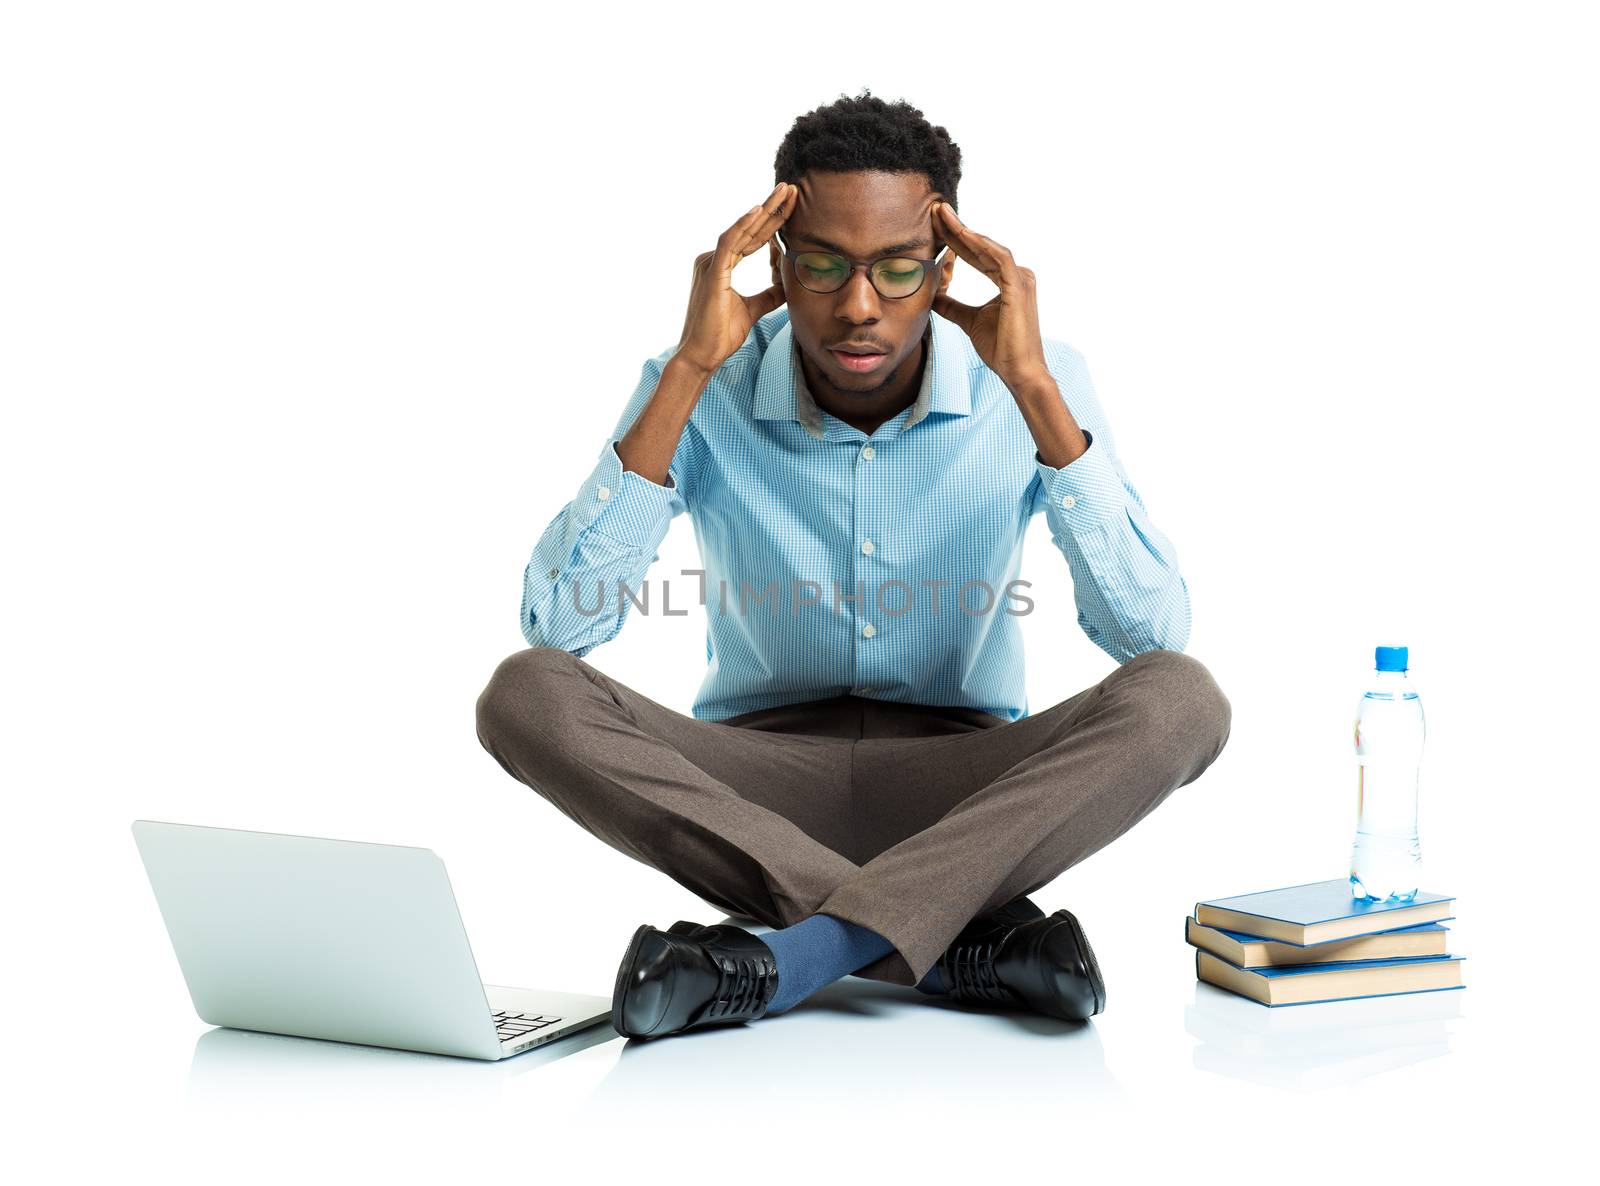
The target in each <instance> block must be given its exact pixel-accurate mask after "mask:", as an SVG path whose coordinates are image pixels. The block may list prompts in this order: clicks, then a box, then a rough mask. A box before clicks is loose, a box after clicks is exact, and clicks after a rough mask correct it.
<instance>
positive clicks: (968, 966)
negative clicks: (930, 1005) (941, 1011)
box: [944, 942, 1013, 1004]
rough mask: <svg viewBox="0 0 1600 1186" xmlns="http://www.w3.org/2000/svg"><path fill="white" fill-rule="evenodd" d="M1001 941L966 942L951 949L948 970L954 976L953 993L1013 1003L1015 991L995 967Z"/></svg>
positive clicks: (958, 996)
mask: <svg viewBox="0 0 1600 1186" xmlns="http://www.w3.org/2000/svg"><path fill="white" fill-rule="evenodd" d="M999 947H1000V945H999V944H998V943H983V942H979V943H962V944H959V945H957V946H955V947H952V948H951V949H950V952H949V954H948V955H946V957H945V965H944V970H945V971H946V972H947V973H948V974H949V977H950V995H951V996H952V997H955V998H956V999H957V1000H961V1001H990V1002H993V1003H995V1004H1010V1003H1011V1002H1012V999H1013V998H1012V995H1011V990H1010V989H1008V988H1006V986H1005V985H1003V984H1001V983H1000V978H999V976H998V975H997V974H996V973H995V970H994V956H995V952H996V951H997V950H998V949H999Z"/></svg>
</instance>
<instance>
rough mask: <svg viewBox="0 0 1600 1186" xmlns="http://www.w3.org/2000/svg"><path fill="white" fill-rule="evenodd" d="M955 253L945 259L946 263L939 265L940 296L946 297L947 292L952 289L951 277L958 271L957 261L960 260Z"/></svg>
mask: <svg viewBox="0 0 1600 1186" xmlns="http://www.w3.org/2000/svg"><path fill="white" fill-rule="evenodd" d="M960 258H961V257H960V256H958V255H957V254H956V253H955V252H954V251H952V252H950V254H949V255H948V256H946V257H945V261H944V263H942V264H940V265H939V294H938V295H940V296H944V295H945V290H946V289H948V288H949V287H950V276H951V274H952V273H953V272H954V271H955V270H956V260H958V259H960Z"/></svg>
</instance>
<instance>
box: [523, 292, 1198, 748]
mask: <svg viewBox="0 0 1600 1186" xmlns="http://www.w3.org/2000/svg"><path fill="white" fill-rule="evenodd" d="M927 334H928V341H930V342H931V347H932V349H931V352H930V354H929V357H928V361H927V364H926V365H925V366H924V368H923V380H922V386H921V389H920V390H919V391H918V393H917V398H916V401H915V402H914V403H913V404H911V405H910V406H909V407H907V408H905V409H903V410H902V411H901V412H900V413H899V414H898V415H896V416H894V417H893V418H891V419H889V420H887V421H885V422H884V423H883V424H881V425H879V426H878V428H877V430H876V431H874V432H873V433H871V434H870V435H869V434H867V433H864V432H862V431H861V430H859V429H856V428H852V427H851V426H850V425H848V424H845V423H844V422H843V421H841V420H839V419H837V418H836V417H834V416H832V415H831V414H829V413H827V412H825V411H823V410H822V409H821V408H819V407H818V406H817V404H816V401H815V400H814V399H813V398H812V396H811V394H810V392H809V391H808V390H807V388H806V384H805V379H804V372H803V371H802V370H801V369H800V364H799V358H798V351H797V350H796V349H795V347H794V344H793V338H792V335H791V332H790V328H789V313H788V309H787V308H782V307H780V308H778V309H776V310H774V311H773V312H772V313H769V314H768V315H767V316H765V317H763V318H762V319H761V320H760V321H759V322H758V323H757V324H756V326H755V328H754V329H753V330H752V331H751V333H750V335H749V337H748V338H746V339H745V342H744V344H743V345H742V346H741V347H740V348H739V350H738V351H737V352H736V353H735V354H733V355H732V356H731V357H730V358H728V359H727V361H726V362H724V363H723V365H722V367H721V368H720V369H719V370H718V371H717V372H716V374H715V375H714V376H712V378H711V380H710V381H709V383H708V384H707V386H706V388H705V391H704V393H703V394H702V395H701V397H700V400H699V403H698V404H697V405H696V407H695V409H694V412H693V414H692V416H691V418H690V421H689V423H688V425H687V426H686V427H685V428H684V431H683V436H682V437H681V439H680V440H679V443H678V447H677V451H676V453H675V454H674V456H673V459H672V464H671V467H670V469H669V471H668V484H667V485H665V486H662V485H658V484H656V483H655V482H652V481H650V480H649V479H647V478H644V477H641V476H640V475H639V474H637V473H635V472H634V471H632V470H625V469H623V467H622V460H621V458H620V457H619V456H618V455H617V450H616V444H617V442H618V441H620V440H621V439H622V437H623V436H624V435H625V434H626V433H627V431H628V428H629V426H630V425H632V423H633V421H634V420H635V418H637V417H638V415H639V414H640V412H642V411H643V410H644V407H645V405H646V404H647V403H648V402H649V400H650V396H651V394H652V393H653V392H654V391H655V388H656V384H657V382H658V381H659V380H660V378H661V372H662V369H663V367H665V365H666V362H667V360H668V359H669V358H671V357H672V355H673V353H674V352H675V351H676V349H677V348H676V347H675V346H674V347H671V348H669V349H667V350H665V351H663V352H662V353H661V354H660V355H658V356H657V357H655V358H653V359H651V360H649V361H648V362H646V363H645V364H644V368H643V373H642V374H641V376H640V378H639V385H638V387H637V389H635V391H634V393H633V396H632V398H630V399H629V401H628V405H627V407H626V409H624V411H623V413H622V416H621V418H620V419H619V420H618V421H617V426H616V428H614V429H613V430H612V432H611V435H610V437H609V438H608V439H607V441H606V443H605V444H604V445H603V446H602V447H601V449H600V454H599V460H598V463H597V464H596V465H595V467H594V470H593V471H592V472H591V473H590V474H589V476H588V477H586V478H585V479H584V480H583V484H582V485H581V486H580V487H579V489H578V491H577V494H576V495H575V496H574V497H573V499H572V500H571V501H570V502H568V503H567V505H566V506H564V507H563V508H562V509H561V512H560V513H559V514H557V515H556V517H555V518H554V519H553V520H551V521H550V524H549V526H548V527H547V528H546V529H545V531H544V534H543V535H542V536H541V537H540V539H539V542H538V544H537V545H536V546H535V547H534V549H533V558H532V559H531V560H530V561H529V563H528V566H527V569H526V571H525V573H524V576H523V589H522V614H521V621H522V633H523V636H524V637H525V638H526V639H527V641H528V644H529V645H530V646H552V647H557V648H559V649H561V650H565V651H569V652H571V653H572V654H574V655H577V656H580V657H581V656H583V655H586V654H588V653H589V652H590V651H592V650H593V649H594V648H595V647H597V646H599V645H600V644H601V643H603V642H608V641H610V640H611V639H613V638H615V637H616V636H617V633H618V632H619V631H620V630H621V629H622V625H623V623H624V622H625V621H626V620H627V618H628V615H629V613H630V611H633V610H637V611H638V612H639V613H642V614H645V615H649V614H652V613H671V614H674V615H678V614H682V613H684V612H704V613H705V615H706V662H707V670H706V673H705V678H704V680H703V682H702V683H701V685H700V690H699V692H698V694H697V695H696V697H695V701H694V705H693V709H692V711H693V713H694V716H695V717H696V718H698V719H700V720H711V721H716V720H723V719H725V718H727V717H731V716H735V715H738V714H740V713H746V712H751V711H754V710H756V709H760V708H768V707H772V706H775V705H781V704H789V703H794V702H798V701H804V700H816V699H822V698H825V697H830V696H838V695H841V694H846V693H850V694H854V695H857V696H870V697H876V698H881V699H885V700H896V701H904V702H908V703H916V704H934V705H962V706H966V707H970V708H977V709H981V710H983V711H984V712H989V713H993V714H994V715H996V716H999V717H1002V718H1004V719H1005V720H1008V721H1010V720H1016V719H1018V718H1020V717H1025V716H1027V715H1028V704H1027V693H1026V689H1025V680H1024V669H1023V650H1022V637H1021V631H1020V630H1019V628H1018V617H1020V616H1021V615H1023V614H1026V613H1029V612H1033V609H1034V603H1033V600H1032V599H1031V598H1030V597H1028V595H1027V584H1028V583H1027V582H1025V581H1021V580H1020V579H1019V578H1018V575H1017V574H1018V570H1019V567H1020V565H1021V562H1022V550H1023V538H1024V535H1025V533H1026V531H1027V528H1028V525H1029V523H1030V521H1031V520H1032V519H1033V516H1035V515H1037V514H1040V513H1041V512H1042V513H1043V514H1044V517H1045V521H1046V522H1047V523H1048V524H1049V525H1050V538H1051V542H1052V543H1053V544H1054V545H1055V547H1056V548H1057V549H1058V550H1059V551H1060V553H1061V555H1062V556H1063V557H1064V558H1065V560H1066V562H1067V567H1068V568H1069V569H1070V571H1071V574H1072V582H1073V595H1074V599H1075V601H1076V603H1077V611H1078V624H1079V626H1080V627H1081V628H1082V629H1083V631H1084V633H1085V634H1086V635H1088V637H1089V638H1090V639H1091V640H1093V641H1094V643H1095V644H1096V645H1097V646H1099V647H1100V648H1101V649H1103V650H1104V651H1106V652H1107V653H1108V654H1110V655H1111V656H1113V657H1114V658H1115V659H1116V660H1117V661H1118V662H1119V663H1123V662H1126V661H1127V660H1129V659H1131V658H1132V657H1133V656H1135V655H1137V654H1140V653H1141V652H1143V651H1148V650H1153V649H1155V648H1157V647H1165V648H1168V649H1170V650H1180V651H1181V650H1182V649H1183V648H1184V646H1185V644H1186V643H1187V642H1188V638H1189V620H1190V612H1189V591H1188V587H1187V586H1186V585H1185V583H1184V580H1183V577H1182V575H1181V574H1180V573H1179V572H1178V558H1177V553H1176V551H1175V550H1174V548H1173V546H1172V544H1171V543H1170V542H1169V541H1168V540H1167V538H1166V536H1165V535H1163V534H1162V533H1161V532H1160V531H1159V530H1157V529H1156V527H1155V525H1154V524H1153V523H1152V522H1151V521H1150V517H1149V515H1148V514H1147V513H1146V511H1145V507H1144V503H1143V501H1142V500H1141V499H1140V497H1139V494H1138V491H1136V490H1135V489H1134V486H1133V483H1132V482H1131V481H1130V480H1129V478H1128V475H1127V473H1126V471H1125V470H1124V469H1123V467H1122V463H1121V462H1120V461H1119V460H1118V459H1117V454H1116V447H1115V444H1114V442H1113V439H1112V435H1111V427H1110V425H1109V424H1108V423H1107V422H1106V417H1105V412H1104V411H1103V410H1102V409H1101V407H1100V401H1099V399H1098V398H1097V397H1096V395H1095V392H1094V388H1093V387H1092V386H1091V384H1090V382H1089V373H1088V370H1087V369H1086V367H1085V365H1084V360H1083V356H1082V355H1081V354H1080V353H1079V352H1078V351H1077V350H1076V349H1074V348H1073V347H1072V346H1069V345H1068V344H1066V343H1065V342H1061V341H1055V340H1052V339H1049V338H1046V339H1045V340H1044V348H1045V359H1046V362H1047V363H1048V365H1049V368H1050V373H1051V375H1052V376H1053V377H1054V378H1055V381H1056V384H1057V386H1058V387H1059V388H1060V391H1061V395H1062V397H1063V398H1064V399H1065V400H1066V403H1067V407H1068V408H1069V409H1070V410H1071V412H1072V415H1073V417H1074V419H1076V420H1077V422H1078V425H1079V427H1081V428H1082V429H1083V431H1084V435H1085V436H1086V437H1087V438H1088V440H1089V449H1088V451H1087V452H1086V453H1084V454H1082V455H1081V456H1079V457H1078V458H1076V459H1075V460H1074V461H1072V462H1071V464H1069V465H1066V466H1062V467H1061V468H1059V469H1058V468H1055V467H1053V466H1049V465H1045V464H1044V463H1043V462H1042V461H1040V460H1039V456H1038V453H1037V445H1036V442H1035V441H1034V439H1033V436H1032V434H1031V432H1030V431H1029V429H1028V426H1027V423H1026V422H1025V421H1024V420H1023V418H1022V412H1021V409H1020V408H1019V407H1018V406H1017V402H1016V399H1015V397H1014V396H1013V395H1012V394H1011V392H1010V390H1009V389H1008V388H1007V387H1006V386H1005V384H1004V383H1003V382H1002V381H1001V380H1000V378H999V376H998V375H996V374H995V373H994V372H993V371H991V370H990V369H989V368H988V367H987V366H986V365H985V364H984V363H983V361H982V359H980V358H979V357H978V353H977V351H976V350H975V349H974V348H973V346H972V343H971V341H970V340H969V339H968V338H967V335H966V334H965V332H963V331H962V329H961V328H960V327H959V326H957V325H956V324H955V323H954V322H951V321H949V320H947V319H945V318H944V317H941V316H940V315H939V314H937V313H931V314H930V315H929V326H928V330H927ZM685 511H687V512H688V513H689V519H690V521H691V522H692V523H693V524H694V531H695V538H696V540H697V541H698V543H699V549H700V557H701V559H700V563H701V566H702V567H701V568H700V569H690V570H687V573H678V574H670V575H669V576H668V577H667V578H666V579H661V578H660V577H659V576H658V579H657V580H656V581H655V582H653V583H652V582H649V581H647V580H646V576H647V573H648V572H649V570H650V567H651V565H653V564H654V563H655V561H656V560H658V559H660V554H659V552H658V551H657V549H658V548H659V546H660V544H661V541H662V540H663V539H664V538H665V537H666V534H667V530H668V528H669V527H670V526H671V524H672V520H673V518H674V517H676V516H677V515H680V514H682V513H683V512H685ZM702 607H703V609H702Z"/></svg>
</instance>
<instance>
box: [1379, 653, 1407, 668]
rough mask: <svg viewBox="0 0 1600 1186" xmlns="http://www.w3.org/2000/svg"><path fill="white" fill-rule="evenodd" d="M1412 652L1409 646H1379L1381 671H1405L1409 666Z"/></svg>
mask: <svg viewBox="0 0 1600 1186" xmlns="http://www.w3.org/2000/svg"><path fill="white" fill-rule="evenodd" d="M1410 658H1411V654H1410V648H1409V647H1379V648H1378V653H1377V660H1378V670H1379V671H1404V670H1406V668H1407V667H1408V666H1409V662H1410Z"/></svg>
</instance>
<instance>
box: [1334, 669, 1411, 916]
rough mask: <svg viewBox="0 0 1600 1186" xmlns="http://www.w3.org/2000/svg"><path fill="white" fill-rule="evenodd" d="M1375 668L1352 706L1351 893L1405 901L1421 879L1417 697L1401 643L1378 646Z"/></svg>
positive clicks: (1355, 895) (1366, 896) (1361, 896)
mask: <svg viewBox="0 0 1600 1186" xmlns="http://www.w3.org/2000/svg"><path fill="white" fill-rule="evenodd" d="M1376 657H1377V668H1378V670H1377V672H1376V673H1375V674H1374V675H1373V677H1372V681H1371V683H1370V684H1368V687H1367V692H1366V694H1365V695H1364V696H1362V697H1361V703H1360V704H1359V705H1358V706H1357V708H1356V762H1357V764H1358V766H1359V769H1360V773H1361V781H1360V798H1359V800H1358V801H1357V818H1356V841H1355V846H1354V849H1353V851H1352V852H1351V854H1350V892H1351V894H1352V895H1353V896H1354V897H1357V898H1369V899H1370V898H1376V899H1390V900H1395V901H1409V900H1410V899H1412V898H1414V897H1416V896H1417V886H1418V884H1419V883H1420V881H1421V869H1422V847H1421V844H1420V843H1419V842H1418V840H1417V790H1418V784H1419V781H1420V776H1421V773H1422V742H1423V738H1424V736H1425V733H1426V730H1425V727H1424V725H1423V720H1422V700H1421V698H1420V697H1419V696H1418V695H1417V691H1416V689H1415V688H1413V687H1412V686H1411V681H1410V680H1409V679H1407V678H1406V670H1407V668H1408V667H1409V659H1410V655H1409V652H1408V649H1407V648H1406V647H1379V648H1378V650H1377V656H1376Z"/></svg>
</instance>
